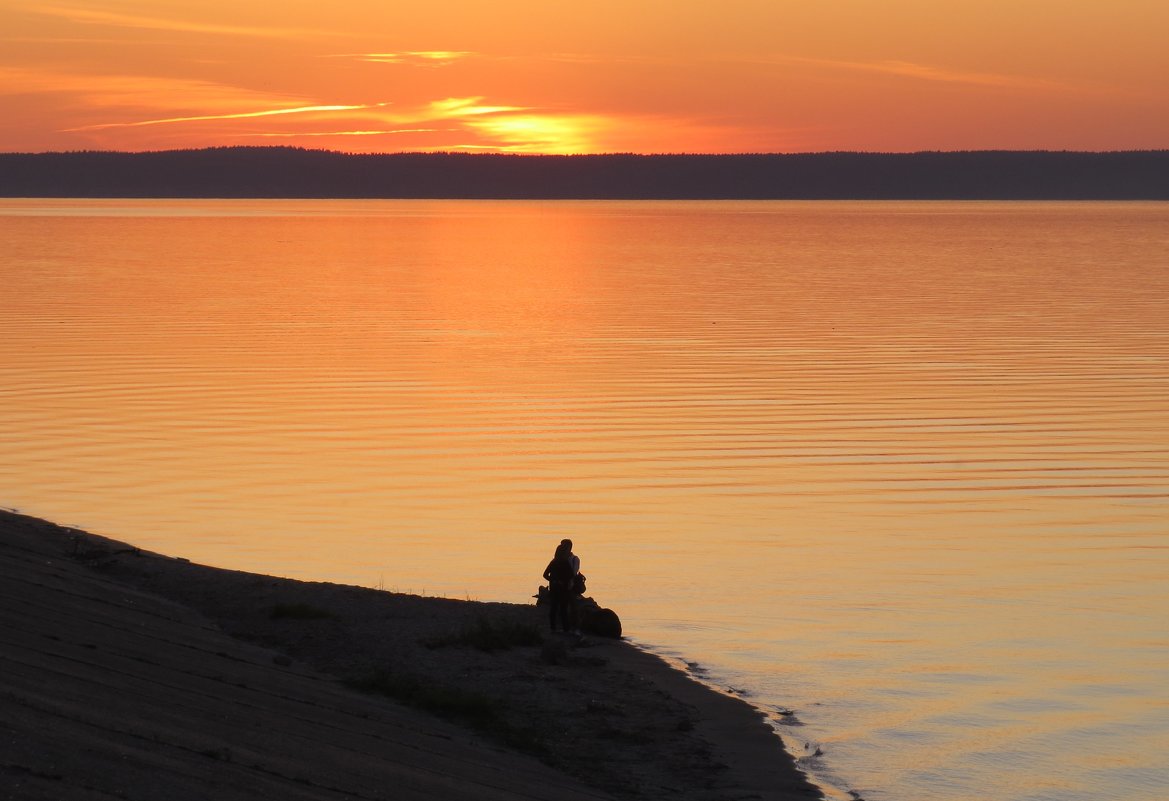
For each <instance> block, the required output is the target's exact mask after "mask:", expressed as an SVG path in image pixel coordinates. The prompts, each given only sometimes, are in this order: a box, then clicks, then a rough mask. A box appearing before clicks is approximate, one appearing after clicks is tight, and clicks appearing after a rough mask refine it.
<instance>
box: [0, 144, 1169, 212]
mask: <svg viewBox="0 0 1169 801" xmlns="http://www.w3.org/2000/svg"><path fill="white" fill-rule="evenodd" d="M0 196H4V197H194V198H211V197H214V198H501V199H512V198H514V199H557V198H565V199H567V198H581V199H825V200H827V199H906V200H908V199H921V200H932V199H936V200H947V199H971V200H1169V150H1158V151H1119V152H1103V153H1089V152H1069V151H969V152H922V153H803V154H730V155H684V154H678V155H635V154H611V155H582V156H534V155H504V154H481V153H480V154H464V153H399V154H381V155H361V154H347V153H337V152H332V151H323V150H306V149H300V148H291V147H221V148H207V149H200V150H171V151H159V152H147V153H123V152H105V151H79V152H64V153H2V154H0Z"/></svg>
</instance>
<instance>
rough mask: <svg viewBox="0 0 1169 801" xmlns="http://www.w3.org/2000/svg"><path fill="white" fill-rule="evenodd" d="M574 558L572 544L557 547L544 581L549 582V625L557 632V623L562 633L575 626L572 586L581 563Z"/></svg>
mask: <svg viewBox="0 0 1169 801" xmlns="http://www.w3.org/2000/svg"><path fill="white" fill-rule="evenodd" d="M565 543H567V545H566V544H565ZM574 558H575V557H574V556H573V553H572V542H571V541H569V540H564V541H562V542H561V543H560V544H559V545H557V546H556V554H555V555H554V556H553V557H552V561H551V562H549V563H548V567H546V568H544V579H545V580H546V581H547V582H548V605H549V611H548V623H549V625H550V626H551V628H552V631H556V625H557V623H559V624H560V627H561V630H562V631H570V630H571V627H572V626H573V618H574V617H575V616H574V615H573V614H572V601H573V598H572V585H573V581H574V579H575V576H576V566H577V565H579V563H580V560H576V561H575V562H574Z"/></svg>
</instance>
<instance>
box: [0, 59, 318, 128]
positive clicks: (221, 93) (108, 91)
mask: <svg viewBox="0 0 1169 801" xmlns="http://www.w3.org/2000/svg"><path fill="white" fill-rule="evenodd" d="M27 93H36V94H55V95H65V96H71V101H70V102H71V103H72V104H73V105H74V107H75V108H77V109H81V110H86V109H114V108H117V109H152V110H153V111H154V112H155V113H158V112H159V111H162V112H167V111H173V112H189V111H190V110H192V109H201V108H214V109H217V110H220V111H221V112H222V113H233V112H241V111H248V110H252V109H255V108H257V107H263V106H268V107H272V106H282V107H295V106H298V105H305V100H304V98H296V97H289V96H281V95H275V94H272V93H267V92H260V91H256V90H253V89H244V88H241V87H237V86H230V85H226V84H221V83H216V82H214V81H201V80H193V79H188V78H167V77H162V76H152V75H127V74H110V73H96V74H95V73H82V72H69V71H65V70H53V69H39V68H24V67H3V66H0V95H4V94H9V95H12V94H27ZM175 116H177V114H175Z"/></svg>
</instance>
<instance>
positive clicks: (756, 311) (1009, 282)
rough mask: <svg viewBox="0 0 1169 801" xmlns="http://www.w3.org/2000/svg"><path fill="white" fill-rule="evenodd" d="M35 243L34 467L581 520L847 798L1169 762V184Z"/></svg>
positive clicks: (225, 508) (462, 561)
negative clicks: (1069, 199)
mask: <svg viewBox="0 0 1169 801" xmlns="http://www.w3.org/2000/svg"><path fill="white" fill-rule="evenodd" d="M0 242H3V243H4V247H3V251H2V252H0V281H2V286H3V292H2V294H0V448H2V451H3V453H4V456H5V458H4V459H3V460H2V463H0V504H3V505H4V506H7V507H10V508H17V509H19V510H21V511H23V512H26V513H29V514H34V515H37V516H41V517H46V518H49V519H52V520H54V521H55V522H59V523H63V524H69V525H76V526H79V527H82V528H85V529H87V530H90V531H95V532H98V533H104V534H108V535H110V536H114V537H117V538H119V539H124V540H127V541H130V542H132V543H134V544H136V545H140V546H142V547H145V548H148V549H150V550H155V551H161V552H164V553H168V554H172V555H177V556H184V557H187V558H190V559H192V560H196V561H200V562H205V563H210V564H214V565H219V566H224V567H230V568H238V569H243V570H250V571H257V572H263V573H275V574H279V575H283V576H290V577H294V578H300V579H310V580H328V581H338V582H345V583H353V584H361V585H365V586H374V587H382V588H385V589H387V590H396V591H401V592H413V593H420V594H428V595H443V596H449V597H455V598H475V599H481V600H504V601H516V602H526V601H529V600H530V596H531V595H532V594H533V593H534V592H535V590H536V587H537V585H538V584H539V583H540V573H541V571H542V570H543V568H544V565H545V564H546V562H547V561H548V559H549V558H550V557H551V554H552V550H553V548H554V546H555V545H556V543H557V542H558V541H559V540H560V539H561V538H562V537H571V538H572V539H573V540H574V541H575V543H576V552H577V553H578V554H579V555H580V556H581V559H582V570H583V571H584V572H585V573H586V574H587V575H588V577H589V593H590V594H591V595H593V596H594V597H595V598H596V599H597V600H598V601H600V602H601V603H602V604H603V605H605V606H610V607H613V608H614V609H616V610H617V611H618V612H619V613H620V614H621V617H622V620H623V622H624V624H625V629H626V633H627V635H629V636H630V637H631V638H632V639H634V640H635V641H636V642H638V643H639V644H641V645H642V646H643V647H646V648H648V649H650V650H653V651H655V652H657V653H660V654H662V655H663V656H665V657H667V658H668V659H671V660H674V661H676V662H677V663H678V664H679V665H681V666H683V667H686V668H687V669H690V670H692V671H693V672H694V673H695V674H696V675H697V676H699V677H700V678H702V679H703V680H705V681H707V682H709V683H711V684H713V685H715V686H718V687H722V688H733V690H734V691H735V692H737V693H740V694H742V695H744V696H745V697H746V698H747V699H748V700H750V701H751V702H752V703H754V704H755V705H756V706H758V707H759V708H760V709H761V710H763V711H764V712H766V713H768V714H769V715H770V716H771V718H772V720H773V721H774V722H775V726H776V728H777V730H778V731H779V732H780V734H781V736H783V737H784V739H785V742H786V743H787V744H788V746H789V750H791V751H792V752H793V753H794V754H795V755H796V756H797V757H798V758H800V760H801V764H802V765H803V767H804V768H805V769H806V770H807V771H808V772H809V773H810V774H811V776H812V777H813V778H814V779H815V780H816V781H817V782H818V783H820V784H821V785H822V786H824V787H825V789H826V792H828V793H829V794H830V796H831V797H833V798H848V797H850V795H851V796H852V797H863V798H864V799H867V800H868V801H964V800H965V799H980V800H981V799H988V798H990V799H995V800H996V801H1048V800H1049V799H1050V801H1080V800H1083V801H1088V800H1089V799H1091V801H1098V800H1099V799H1103V798H1107V799H1118V801H1154V800H1155V799H1163V798H1165V797H1169V764H1167V763H1166V760H1165V754H1166V753H1169V401H1167V400H1166V399H1167V398H1169V204H1165V203H1034V202H1033V203H991V202H969V203H963V202H940V203H939V202H920V203H910V202H814V203H801V202H724V201H719V202H694V201H690V202H653V201H639V202H603V201H601V202H568V201H563V202H519V201H511V202H485V201H344V200H327V201H318V200H265V201H240V200H235V201H207V200H165V201H154V200H64V199H63V200H20V199H16V200H13V199H7V200H0ZM784 713H791V714H784Z"/></svg>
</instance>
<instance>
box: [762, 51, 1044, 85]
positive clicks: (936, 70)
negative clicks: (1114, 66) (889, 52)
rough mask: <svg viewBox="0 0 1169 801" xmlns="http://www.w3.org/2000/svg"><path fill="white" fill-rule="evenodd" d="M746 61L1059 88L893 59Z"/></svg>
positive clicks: (1034, 80) (1004, 75) (1026, 79)
mask: <svg viewBox="0 0 1169 801" xmlns="http://www.w3.org/2000/svg"><path fill="white" fill-rule="evenodd" d="M749 61H750V62H751V63H757V64H773V65H775V64H779V65H791V64H802V65H808V66H813V67H824V68H827V69H836V70H847V71H849V72H868V73H878V74H882V75H895V76H898V77H901V78H913V79H916V80H921V81H934V82H941V83H960V84H973V85H977V86H1001V87H1015V88H1026V89H1051V88H1055V87H1058V86H1060V85H1061V84H1059V83H1057V82H1055V81H1050V80H1047V79H1044V78H1035V77H1031V76H1026V75H1011V74H1007V73H995V72H975V71H971V70H956V69H950V68H947V67H940V66H936V65H931V64H919V63H917V62H913V61H899V60H896V59H883V60H877V61H849V60H844V59H827V58H811V57H807V56H788V55H782V56H773V57H767V58H761V59H750V60H749Z"/></svg>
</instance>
